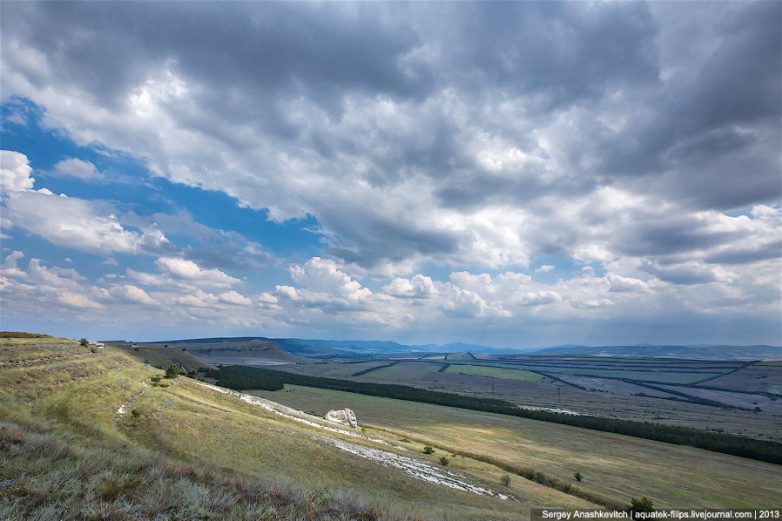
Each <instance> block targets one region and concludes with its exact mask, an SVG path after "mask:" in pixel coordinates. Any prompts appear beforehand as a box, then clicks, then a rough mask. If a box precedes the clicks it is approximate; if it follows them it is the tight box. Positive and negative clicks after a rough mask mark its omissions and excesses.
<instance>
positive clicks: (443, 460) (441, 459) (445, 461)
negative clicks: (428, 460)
mask: <svg viewBox="0 0 782 521" xmlns="http://www.w3.org/2000/svg"><path fill="white" fill-rule="evenodd" d="M448 463H450V461H448V458H446V457H445V456H443V457H442V458H440V464H441V465H443V466H448Z"/></svg>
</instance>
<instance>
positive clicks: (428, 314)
mask: <svg viewBox="0 0 782 521" xmlns="http://www.w3.org/2000/svg"><path fill="white" fill-rule="evenodd" d="M1 8H2V14H3V19H4V31H3V32H2V34H1V35H0V38H2V45H3V50H4V51H3V54H2V56H1V57H0V67H1V69H0V73H1V74H0V91H2V92H3V96H5V97H9V96H21V97H24V98H27V99H29V100H32V102H34V103H36V104H37V105H38V106H39V107H41V108H42V114H43V116H42V117H43V123H44V124H45V125H48V126H49V127H51V128H55V129H58V131H62V132H64V133H65V134H66V135H67V136H69V137H70V138H71V139H73V140H75V141H76V142H77V144H80V145H88V144H99V145H100V146H101V147H106V148H108V149H112V150H114V151H118V152H120V153H124V154H128V155H129V156H131V157H134V158H143V161H144V163H145V165H146V166H147V168H148V169H149V171H150V172H151V173H152V174H153V175H155V176H159V177H162V178H165V179H167V180H169V181H172V182H174V183H179V184H183V185H186V186H190V187H196V188H200V189H203V190H214V191H220V192H223V193H225V194H227V195H229V196H231V197H232V198H234V199H235V200H236V202H237V204H239V205H240V206H243V207H247V208H252V209H257V210H265V211H267V212H268V214H267V215H268V217H269V218H270V219H271V220H274V221H286V220H288V219H292V218H301V217H311V218H313V219H314V220H316V221H317V225H316V228H315V230H316V232H317V233H318V234H320V236H321V238H322V241H323V246H324V247H323V249H322V251H321V252H318V253H317V255H318V256H317V257H313V258H311V259H310V260H308V261H306V262H303V263H302V262H301V261H297V262H296V263H294V265H293V266H291V267H290V270H289V274H290V277H291V279H290V281H287V280H285V281H282V280H275V281H271V283H270V284H269V285H267V286H265V287H266V288H270V287H272V285H275V286H276V289H274V290H269V291H263V292H261V293H260V294H259V295H255V296H243V295H240V296H243V297H244V298H245V299H250V300H251V301H252V304H247V303H246V301H245V300H242V299H240V298H238V297H237V296H236V295H233V294H232V293H231V291H233V290H231V291H228V289H229V288H233V287H234V286H237V287H238V284H240V283H241V281H239V279H236V278H234V277H233V276H231V275H228V274H227V273H226V271H230V270H232V269H243V270H260V269H262V268H263V267H265V266H268V265H269V264H270V263H273V262H275V261H276V260H277V259H274V258H273V255H272V254H271V253H269V252H267V251H266V250H265V249H264V248H263V247H262V246H261V245H260V244H257V243H254V242H252V241H249V240H247V239H245V238H244V237H242V236H241V235H239V234H237V233H235V232H231V231H230V230H214V229H210V228H207V227H205V226H201V225H198V223H196V222H195V221H194V219H192V218H191V217H190V216H189V214H187V213H186V212H182V213H180V214H176V215H163V214H158V215H154V216H143V217H140V216H131V217H129V216H128V215H120V213H119V212H117V211H116V209H115V208H113V207H111V205H108V204H107V203H99V202H95V201H85V200H81V199H77V198H73V197H71V198H66V197H60V196H57V195H55V194H52V193H51V192H48V191H45V190H37V191H36V190H34V189H33V186H34V181H33V179H32V177H31V175H32V172H31V170H30V168H29V164H28V162H27V160H26V158H25V157H24V156H23V155H21V154H18V153H14V152H4V153H3V156H1V157H0V159H2V163H3V165H2V166H3V169H2V182H3V192H4V195H3V197H4V199H3V201H4V202H3V204H4V212H3V225H4V226H6V225H7V224H8V223H9V222H10V223H11V224H12V225H13V226H17V227H19V228H23V229H26V230H28V231H30V232H32V233H35V234H37V235H40V236H41V237H44V238H46V239H47V240H49V241H51V242H52V243H54V244H58V245H63V246H64V245H70V247H74V248H81V249H86V250H88V251H94V250H100V251H105V252H106V253H111V252H117V253H138V252H148V253H152V254H154V255H155V256H156V257H160V260H159V261H158V263H157V266H158V268H159V269H160V271H161V273H143V272H126V273H125V275H124V276H126V277H127V278H128V279H130V280H131V281H132V282H133V283H134V284H139V286H143V287H155V288H157V289H156V290H155V291H158V292H170V293H171V295H169V297H168V298H170V299H173V298H178V299H183V300H181V302H182V303H183V304H182V305H183V306H185V304H187V305H192V307H193V308H197V309H198V310H199V311H198V315H193V316H197V317H199V318H203V317H205V316H206V315H205V314H206V313H207V310H208V308H209V306H216V307H217V308H219V306H222V305H225V306H234V307H237V308H238V307H245V308H248V310H249V309H251V308H253V307H254V305H257V306H262V307H263V309H264V310H265V311H267V312H268V315H267V316H269V317H272V318H270V319H269V320H274V321H276V322H274V324H275V325H277V326H279V327H283V326H284V324H288V325H290V326H291V327H294V325H299V326H301V327H316V325H317V324H324V323H325V321H326V320H327V318H328V317H332V318H333V317H340V320H343V321H344V323H345V324H352V325H354V326H355V327H358V326H356V324H359V323H360V322H361V321H362V320H363V321H365V322H366V323H372V324H384V325H386V326H388V327H402V326H404V325H405V324H407V325H410V324H416V323H417V321H427V320H428V321H430V322H429V323H430V324H436V323H437V321H438V320H444V319H445V318H444V317H456V316H459V317H462V318H463V319H464V320H465V322H470V321H471V320H473V319H481V320H483V322H480V323H481V324H485V325H491V327H492V328H494V327H495V326H496V324H497V323H498V322H499V323H503V324H505V323H508V324H515V326H516V327H522V326H525V325H526V324H529V323H531V322H530V321H532V320H533V319H534V320H537V321H539V323H546V321H547V320H549V318H547V317H549V316H550V317H553V318H551V319H550V320H564V319H573V320H579V319H584V320H587V318H588V319H589V320H594V319H595V317H602V318H603V319H604V320H619V318H617V317H621V316H623V314H628V313H631V312H639V311H643V312H647V313H649V314H653V313H661V314H664V313H666V312H667V311H666V307H667V309H668V310H677V311H678V312H680V313H679V315H680V316H682V317H684V316H692V315H687V313H691V314H698V313H701V312H703V313H707V312H708V313H716V310H725V309H728V308H729V309H730V310H732V311H731V312H737V313H738V311H736V310H747V309H750V308H753V306H754V309H755V311H756V312H757V313H760V314H762V315H763V316H765V317H770V316H772V315H774V313H770V314H769V309H771V310H772V311H774V312H776V315H778V314H779V313H778V311H779V309H778V306H779V292H778V290H777V289H778V288H779V285H780V282H781V281H780V275H779V273H780V269H779V264H780V257H781V255H780V254H781V253H782V251H781V250H780V249H781V248H782V242H781V241H780V217H779V216H780V214H779V211H780V210H779V207H780V197H781V196H782V185H780V183H779V172H780V168H782V165H781V163H780V161H781V160H780V157H782V156H781V155H780V148H779V143H780V139H781V136H782V124H780V121H782V117H781V116H782V109H781V108H780V100H781V99H782V86H781V82H780V80H779V78H780V77H781V76H782V70H780V67H781V65H780V64H781V63H782V61H781V60H780V48H782V30H781V29H780V26H782V24H780V20H782V6H781V5H780V4H779V3H777V2H744V3H741V4H735V3H734V4H728V3H705V4H699V5H697V6H688V7H687V9H685V8H683V7H682V6H680V5H677V4H675V3H621V2H620V3H601V4H585V3H562V4H540V3H529V2H521V3H499V4H481V3H476V4H469V5H459V6H453V5H442V4H424V3H421V4H411V5H402V4H392V5H382V6H381V5H367V6H361V7H358V6H356V5H353V4H339V5H333V4H312V3H300V4H295V3H294V4H277V3H264V4H258V3H256V4H253V3H250V4H233V5H231V6H230V8H229V9H218V8H216V7H215V6H214V5H211V4H207V3H199V4H192V5H188V6H187V8H182V6H179V5H170V4H154V3H147V4H134V5H132V6H129V5H121V4H110V5H109V4H100V3H57V4H48V3H29V2H28V3H5V4H3V5H2V7H1ZM174 25H176V26H177V27H179V28H180V30H177V31H175V32H173V33H172V32H171V29H170V28H171V27H172V26H174ZM117 42H121V43H117ZM204 42H209V44H208V45H206V44H204ZM280 56H284V57H285V59H281V58H280ZM117 63H122V64H123V67H122V68H121V70H118V69H117V67H116V64H117ZM79 161H80V160H78V159H74V158H71V159H68V160H66V161H64V162H63V163H60V164H59V165H58V166H57V167H56V168H55V171H56V172H60V173H64V174H67V175H70V176H76V177H81V178H93V177H94V176H96V175H100V173H99V172H97V170H96V169H95V168H94V167H92V168H91V165H90V164H86V163H84V162H79ZM55 216H57V217H58V218H59V220H58V219H55ZM155 223H157V225H156V224H155ZM184 231H186V233H187V234H189V235H190V236H191V237H193V238H195V240H194V241H193V242H191V243H190V244H189V245H187V246H184V247H182V248H179V249H176V248H173V247H172V246H171V245H170V244H169V243H168V242H167V241H168V240H169V239H168V237H174V236H176V235H177V234H178V233H182V232H184ZM309 255H311V254H308V256H309ZM550 258H557V259H558V260H557V263H556V270H557V271H556V273H557V275H558V276H559V280H557V281H556V282H550V283H548V284H541V283H539V282H537V281H535V280H533V279H532V277H530V273H533V274H534V273H548V272H551V271H553V270H554V266H553V265H548V264H544V265H540V266H538V267H537V268H534V266H535V265H537V264H538V263H539V262H540V260H545V259H550ZM559 259H562V261H561V263H560V261H559ZM568 264H569V265H568ZM581 268H583V270H581ZM434 273H439V274H441V275H442V274H444V273H447V275H443V276H440V277H436V276H435V275H434ZM572 273H575V275H572ZM540 278H541V279H543V278H548V277H540ZM200 286H203V288H207V289H208V288H213V289H212V291H219V292H221V293H209V292H208V291H207V290H206V289H201V287H200ZM769 287H771V288H774V289H775V290H772V291H770V290H768V288H769ZM196 289H197V290H198V291H196ZM239 289H241V288H239ZM107 291H109V290H108V289H107ZM151 291H152V290H150V292H151ZM242 291H244V290H242ZM256 291H259V290H256ZM245 293H247V295H250V294H251V292H246V291H245ZM237 294H238V293H237ZM173 295H176V297H174V296H173ZM149 296H150V298H156V297H155V296H153V295H152V294H151V293H150V295H149ZM170 301H171V300H170ZM231 301H233V302H231ZM101 302H102V301H101ZM240 302H243V303H244V304H243V306H237V304H238V303H240ZM205 303H206V304H205ZM641 303H644V305H641ZM662 303H665V305H663V304H662ZM773 306H777V308H773ZM742 312H743V311H742ZM600 313H603V314H602V315H600ZM319 314H320V315H319ZM188 316H189V315H188ZM283 317H286V318H283ZM247 320H250V319H249V318H247ZM503 321H504V322H503ZM778 322H779V319H778V316H777V317H776V318H770V319H768V320H767V321H766V324H772V323H774V324H778ZM247 323H250V322H247ZM340 323H341V324H342V323H343V322H340ZM470 323H471V322H470ZM471 324H472V323H471ZM317 327H321V326H317ZM323 327H325V326H323ZM411 327H412V326H411ZM508 327H509V328H510V327H512V326H508ZM777 329H778V328H777ZM321 330H323V329H321ZM509 330H510V329H509Z"/></svg>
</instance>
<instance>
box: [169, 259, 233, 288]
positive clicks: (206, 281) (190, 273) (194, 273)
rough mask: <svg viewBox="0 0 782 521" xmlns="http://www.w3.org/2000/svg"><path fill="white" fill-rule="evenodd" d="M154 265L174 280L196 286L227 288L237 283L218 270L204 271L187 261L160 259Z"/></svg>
mask: <svg viewBox="0 0 782 521" xmlns="http://www.w3.org/2000/svg"><path fill="white" fill-rule="evenodd" d="M156 264H157V265H158V266H159V267H160V268H161V269H162V270H163V271H165V272H167V273H168V274H170V275H171V276H173V277H174V278H175V279H180V280H184V281H187V282H190V283H193V284H196V285H203V286H213V287H229V286H233V285H235V284H237V283H238V282H239V279H236V278H234V277H231V276H230V275H227V274H225V273H223V272H222V271H220V270H218V269H214V268H213V269H205V268H202V267H200V266H199V265H198V264H196V263H195V262H193V261H189V260H187V259H179V258H175V257H161V258H159V259H158V260H157V261H156Z"/></svg>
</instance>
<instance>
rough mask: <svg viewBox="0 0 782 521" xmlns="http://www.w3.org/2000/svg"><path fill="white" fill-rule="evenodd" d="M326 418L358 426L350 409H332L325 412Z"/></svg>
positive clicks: (354, 426)
mask: <svg viewBox="0 0 782 521" xmlns="http://www.w3.org/2000/svg"><path fill="white" fill-rule="evenodd" d="M326 419H327V420H328V421H330V422H334V423H341V424H343V425H347V426H349V427H353V428H354V429H355V428H356V427H358V421H357V420H356V413H354V412H353V410H352V409H339V410H336V411H334V410H332V411H329V412H327V413H326Z"/></svg>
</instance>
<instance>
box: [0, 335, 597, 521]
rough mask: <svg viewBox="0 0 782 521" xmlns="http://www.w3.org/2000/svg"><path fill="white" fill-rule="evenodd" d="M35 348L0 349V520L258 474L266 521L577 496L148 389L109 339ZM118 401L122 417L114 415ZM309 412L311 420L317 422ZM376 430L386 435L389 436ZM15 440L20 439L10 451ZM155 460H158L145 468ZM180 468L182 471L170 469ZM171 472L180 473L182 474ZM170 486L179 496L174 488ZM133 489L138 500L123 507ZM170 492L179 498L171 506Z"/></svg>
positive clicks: (191, 502)
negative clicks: (460, 485) (414, 464)
mask: <svg viewBox="0 0 782 521" xmlns="http://www.w3.org/2000/svg"><path fill="white" fill-rule="evenodd" d="M36 352H37V353H38V354H44V355H46V356H44V357H43V358H42V359H41V360H40V361H38V362H35V363H33V365H23V364H22V363H20V362H18V361H16V360H17V359H18V357H17V356H15V355H14V354H13V353H12V352H9V351H4V352H3V355H4V359H0V362H4V363H6V364H9V363H10V364H13V365H3V366H0V418H2V419H3V421H4V422H5V423H4V424H3V425H2V426H1V427H0V458H2V459H3V461H4V464H3V466H2V468H0V481H3V480H10V481H9V482H10V483H12V484H13V489H12V494H10V495H5V496H2V495H0V518H11V519H14V518H17V519H26V518H37V517H38V515H39V514H40V513H41V512H42V511H43V510H46V509H49V510H46V511H47V512H48V511H52V512H55V514H53V515H54V517H56V518H58V519H59V518H63V519H70V518H71V517H68V516H66V515H64V514H63V513H64V512H66V511H65V510H63V509H64V508H66V507H68V506H69V505H73V504H76V503H74V502H77V503H78V502H79V501H87V502H88V503H89V505H90V508H93V507H94V508H97V509H98V510H97V511H98V512H104V514H105V515H103V514H101V515H98V514H96V516H97V517H101V516H102V517H112V516H113V517H117V516H119V518H121V517H122V516H121V514H118V513H117V512H119V511H121V509H122V508H130V507H129V506H128V505H132V506H133V508H134V509H140V512H141V514H139V515H141V517H142V518H152V517H155V515H158V514H155V513H154V509H155V503H154V502H155V501H156V500H155V497H158V498H161V497H166V498H168V499H166V500H165V501H171V504H172V505H174V506H171V507H170V508H172V509H175V508H186V509H190V508H191V507H192V508H196V507H198V505H201V504H203V502H204V501H206V500H207V499H208V498H211V497H213V493H214V492H215V491H216V490H218V488H219V487H223V488H224V490H225V494H229V492H230V491H231V490H233V488H232V487H234V485H232V483H238V485H236V486H240V485H241V483H245V485H241V486H245V487H247V486H249V485H247V483H261V484H262V485H252V486H253V487H261V486H263V487H266V488H263V489H262V490H261V492H259V494H262V496H263V497H264V498H269V497H274V494H275V493H277V492H280V491H282V492H284V501H283V503H282V504H280V505H276V504H275V503H274V502H273V501H272V502H271V503H269V501H267V499H264V501H266V503H262V505H261V506H264V505H265V506H264V508H266V509H267V510H266V511H267V514H266V516H267V517H265V519H279V518H280V516H279V515H278V514H280V513H284V512H287V510H286V509H288V508H289V507H290V508H293V507H295V506H296V505H299V504H302V505H304V506H303V507H302V509H303V510H301V511H299V513H300V514H301V512H306V511H307V508H315V507H317V508H324V509H326V508H327V507H328V505H331V504H339V505H343V506H342V507H340V508H346V509H347V508H353V507H349V505H365V509H366V510H367V511H368V512H369V511H373V512H381V513H382V512H386V513H387V515H386V518H388V519H395V518H396V517H397V516H396V515H395V514H394V513H401V514H405V513H407V514H411V515H412V514H415V515H420V516H421V517H422V518H426V519H429V518H431V519H518V518H520V517H522V518H524V517H526V516H527V513H528V511H529V508H530V506H532V505H539V504H544V505H555V506H562V507H576V506H589V505H590V503H588V502H586V501H584V500H581V499H578V498H576V497H573V496H572V495H569V494H564V493H562V492H559V491H557V490H554V489H552V488H550V487H546V486H543V485H540V484H537V483H533V482H530V481H527V480H522V479H517V480H515V481H514V483H512V484H511V486H510V487H509V488H507V489H503V490H505V491H506V492H509V493H511V494H513V495H514V496H517V497H518V498H519V499H520V501H519V502H510V501H505V500H501V499H497V498H491V497H487V496H482V495H477V494H474V493H468V492H464V491H459V490H454V489H451V488H447V487H445V486H442V485H439V484H434V483H429V482H425V481H421V480H419V479H414V478H413V477H411V476H409V475H408V474H406V473H404V472H403V471H401V470H397V469H395V468H391V467H387V466H384V465H381V464H378V463H376V462H373V461H371V460H368V459H364V458H361V457H359V456H355V455H353V454H351V453H346V452H344V451H341V450H339V449H338V448H336V447H335V446H333V445H332V444H331V443H329V442H328V440H329V439H336V440H343V441H349V442H352V443H359V444H365V445H372V443H370V442H368V441H361V440H359V441H356V440H355V439H353V438H345V437H344V436H343V435H340V434H333V433H328V434H324V431H322V430H319V429H316V428H313V427H311V426H309V425H304V424H302V423H298V422H294V421H291V420H289V419H287V418H285V417H280V416H279V415H275V414H273V413H271V412H267V411H265V410H264V409H262V408H259V407H257V406H254V405H251V404H249V403H245V402H243V401H241V400H239V399H238V398H236V397H233V396H228V395H224V394H220V393H218V392H216V391H213V390H210V389H206V388H204V387H202V386H201V385H199V384H198V383H197V382H196V381H194V380H192V379H189V378H184V377H180V378H177V379H176V380H173V381H163V383H164V384H165V385H167V386H166V387H160V386H156V385H154V382H153V381H152V380H151V378H152V377H153V376H159V375H160V374H161V371H159V370H158V369H154V368H152V367H150V366H147V365H143V364H142V363H140V362H139V361H138V360H137V359H135V358H134V357H131V356H130V355H128V354H127V353H125V352H122V351H121V350H118V349H115V348H111V347H108V348H106V349H105V350H102V351H98V352H96V353H91V352H89V351H88V350H85V349H83V348H80V347H79V346H78V345H77V344H76V343H75V342H73V341H71V343H70V344H59V345H48V346H47V345H37V346H36ZM121 408H123V409H124V410H125V414H120V413H119V410H120V409H121ZM132 410H136V411H138V412H139V417H138V418H137V419H133V418H132V417H131V414H130V411H132ZM311 421H314V422H318V421H321V422H322V420H318V419H317V418H313V419H312V420H311ZM384 437H386V438H387V439H389V440H393V441H394V442H396V444H397V445H399V443H398V440H397V437H396V436H394V435H384ZM8 440H10V441H8ZM13 440H17V441H13ZM43 440H49V441H46V446H47V447H48V446H51V447H54V448H53V449H52V451H49V449H47V451H48V452H46V453H45V454H43V453H41V451H40V450H39V449H37V448H36V447H40V446H42V445H43V444H44V441H43ZM20 444H22V445H23V446H25V447H27V446H29V447H30V449H29V450H27V449H25V450H24V451H22V450H21V449H11V447H12V446H17V445H20ZM71 446H72V448H71ZM58 447H59V448H58ZM381 447H383V448H384V450H390V451H392V452H397V453H400V454H403V455H407V456H411V457H414V458H419V459H421V460H424V461H428V462H429V464H431V465H433V466H437V465H439V463H438V459H439V457H440V454H435V455H432V456H425V455H424V454H422V453H421V449H422V445H420V444H415V443H410V444H409V445H408V446H406V447H405V446H402V447H400V448H394V447H392V446H391V445H381ZM93 449H94V450H93ZM95 451H97V452H95ZM82 457H84V458H89V459H91V460H94V461H98V462H102V468H103V471H102V472H103V474H100V472H101V471H97V472H98V475H99V476H102V478H99V479H93V478H92V475H91V474H90V475H85V474H84V472H83V470H84V469H85V468H86V467H84V466H82V465H80V463H79V461H80V458H82ZM458 459H459V458H455V460H454V462H453V464H452V467H453V468H454V469H455V470H457V471H458V472H460V473H463V476H465V479H467V480H469V481H471V482H472V483H475V484H478V485H480V486H484V487H495V488H499V487H501V486H502V485H501V484H500V477H501V475H503V474H505V472H504V471H502V470H500V469H498V468H496V467H494V466H492V465H489V464H486V463H482V462H477V461H475V462H473V461H470V462H468V464H465V465H461V464H460V463H459V461H457V460H458ZM36 462H38V465H41V464H45V468H46V469H47V470H46V472H42V471H40V469H39V470H36V469H37V468H38V467H37V465H36ZM44 462H46V463H44ZM155 462H160V463H155ZM156 465H158V466H160V465H163V466H164V467H165V468H164V469H163V470H162V471H160V472H158V471H156V470H155V469H156V468H158V467H156ZM89 468H90V469H92V468H93V467H91V466H90V467H89ZM179 468H184V469H186V470H184V471H181V472H180V471H179V470H176V469H179ZM449 468H450V467H449ZM49 469H52V470H51V471H50V470H49ZM169 469H174V470H173V471H172V472H174V478H172V479H173V484H172V483H169V482H168V481H166V483H169V485H165V487H166V488H165V489H162V490H160V491H158V492H155V493H156V494H158V495H157V496H155V495H154V494H155V493H153V491H149V490H147V489H146V488H144V487H147V486H152V485H149V484H150V483H152V482H151V481H150V479H151V478H150V479H148V478H149V477H150V476H152V475H154V476H158V474H160V475H159V476H158V477H160V479H164V478H165V479H168V478H167V477H165V476H169V477H170V475H169V474H170V473H169ZM187 469H190V470H187ZM90 472H93V471H92V470H90ZM177 473H180V474H179V478H176V475H177ZM202 473H205V474H206V477H204V476H202V475H201V474H202ZM164 475H165V476H164ZM199 476H201V477H199ZM156 479H157V478H156ZM177 479H180V481H177ZM183 479H184V480H190V481H187V483H182V482H181V480H183ZM247 480H255V481H247ZM105 483H109V484H111V490H110V491H109V492H107V493H106V494H105V495H104V494H103V492H101V489H100V487H103V486H104V484H105ZM222 483H225V485H222ZM66 485H67V486H66ZM180 485H181V486H182V487H184V488H185V489H186V490H185V491H190V492H188V493H187V494H185V493H184V492H182V491H180V492H182V493H181V494H180V492H177V493H176V494H174V492H173V491H174V489H177V490H178V488H177V487H180ZM213 485H214V486H213ZM81 487H91V488H89V490H87V489H82V488H81ZM96 487H98V488H96ZM215 487H217V488H215ZM234 488H235V487H234ZM153 490H154V489H153ZM253 490H254V489H253ZM259 490H260V489H259ZM274 491H277V492H274ZM240 492H241V489H240ZM282 492H280V493H282ZM171 494H173V495H171ZM188 494H189V495H188ZM237 494H238V496H237V497H238V499H236V498H234V499H233V500H231V499H230V498H232V497H234V496H231V495H228V496H225V497H226V501H229V500H230V501H232V502H231V503H230V504H231V505H233V504H234V503H236V502H237V501H238V506H236V508H237V509H240V510H241V509H242V508H250V506H252V505H248V504H247V503H246V500H245V499H242V498H243V497H246V496H242V495H241V493H237ZM104 496H105V497H104ZM250 496H251V497H255V496H252V495H250ZM139 497H144V498H146V499H145V501H148V503H145V504H144V505H139V504H136V503H134V501H138V498H139ZM217 497H219V494H218V496H217ZM90 498H92V499H90ZM102 498H103V499H102ZM172 498H174V499H172ZM199 498H200V499H199ZM307 498H315V499H313V500H312V501H316V504H315V505H314V506H313V504H312V501H311V500H310V499H307ZM101 501H103V503H101ZM210 501H211V500H210ZM243 501H245V503H242V502H243ZM183 502H186V503H187V505H184V506H183V505H181V503H183ZM104 503H105V504H104ZM166 504H168V503H166ZM209 504H210V505H211V503H209ZM145 505H146V506H145ZM346 505H348V506H346ZM256 506H257V505H256ZM166 508H168V507H166ZM209 508H214V509H215V511H216V512H218V511H219V512H223V514H225V515H220V516H218V517H217V518H227V517H228V516H227V514H226V510H225V509H226V508H229V507H228V506H225V505H223V507H220V508H222V509H223V510H220V509H219V508H217V507H215V506H210V507H209ZM231 508H233V507H231ZM253 508H254V507H253ZM296 508H298V507H296ZM19 509H22V510H21V511H20V510H19ZM36 509H38V510H36ZM41 509H43V510H41ZM52 509H53V510H52ZM58 509H59V510H58ZM196 509H197V508H196ZM316 510H317V509H316ZM133 511H134V512H135V511H136V510H133ZM173 511H174V510H171V512H173ZM346 511H347V510H346ZM357 511H360V510H357ZM20 512H22V514H21V515H20ZM112 512H113V513H112ZM188 512H190V510H188ZM231 512H234V511H233V510H231ZM269 512H271V513H269ZM275 512H276V513H275ZM191 513H192V512H191ZM392 514H394V515H392ZM297 515H299V514H297ZM145 516H146V517H145ZM381 517H383V516H381ZM180 518H182V519H206V517H204V515H202V514H198V515H189V514H182V516H181V517H180ZM258 518H261V519H263V518H264V517H260V516H259V517H258ZM286 518H288V517H286ZM305 518H306V517H305ZM290 519H299V517H295V516H294V517H290ZM367 519H369V518H367Z"/></svg>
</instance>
